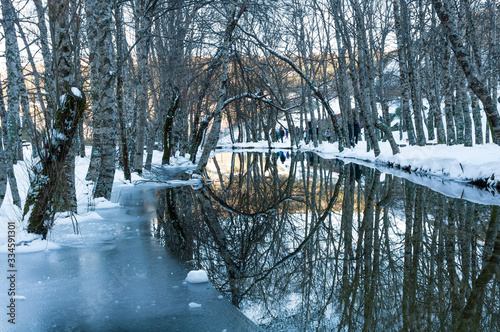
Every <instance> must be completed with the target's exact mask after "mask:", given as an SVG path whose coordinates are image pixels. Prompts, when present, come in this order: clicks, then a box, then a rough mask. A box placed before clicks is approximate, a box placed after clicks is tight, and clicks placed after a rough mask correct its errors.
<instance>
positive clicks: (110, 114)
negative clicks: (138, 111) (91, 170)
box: [87, 0, 116, 199]
mask: <svg viewBox="0 0 500 332" xmlns="http://www.w3.org/2000/svg"><path fill="white" fill-rule="evenodd" d="M87 7H88V8H87V10H90V11H92V12H93V13H99V16H98V17H96V18H97V21H96V22H91V21H90V22H89V23H90V24H95V26H96V28H97V31H98V34H97V40H96V41H95V43H96V45H95V46H96V48H95V52H96V62H95V65H96V72H97V75H98V78H97V82H98V86H97V91H98V100H99V109H98V110H95V109H94V113H96V111H97V112H99V113H100V120H101V123H100V124H101V128H100V130H101V134H102V136H101V139H100V141H99V142H98V144H99V145H100V149H99V150H100V161H99V170H98V176H97V178H96V184H95V190H94V197H95V198H97V197H104V198H106V199H110V198H111V190H112V188H113V180H114V175H115V168H116V115H115V107H116V98H115V87H116V82H115V68H114V66H113V63H114V58H113V53H112V50H113V40H112V39H113V38H112V34H111V24H112V2H108V1H99V0H87ZM92 18H93V17H92Z"/></svg>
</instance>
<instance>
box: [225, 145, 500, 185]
mask: <svg viewBox="0 0 500 332" xmlns="http://www.w3.org/2000/svg"><path fill="white" fill-rule="evenodd" d="M271 146H272V148H273V149H289V148H291V146H290V140H286V141H285V142H284V143H271ZM219 148H221V149H232V148H252V149H257V150H265V149H268V143H267V142H257V143H236V144H229V143H227V142H224V143H222V144H220V145H219ZM293 148H295V146H294V147H293ZM400 149H401V152H400V153H399V154H397V155H393V154H392V151H391V148H390V146H389V143H388V142H380V150H381V153H380V155H379V156H378V157H375V155H374V153H373V151H368V152H367V151H366V142H365V141H361V142H359V144H358V145H356V146H355V147H354V148H351V149H344V151H342V152H340V151H339V149H338V143H328V142H323V143H322V144H321V145H319V146H317V147H314V145H313V144H312V143H310V144H304V142H303V141H301V144H300V146H299V148H298V150H300V151H313V152H316V153H318V154H319V155H320V156H321V157H323V158H326V159H334V158H342V159H352V160H353V161H355V160H358V161H364V162H370V163H374V164H376V165H384V166H387V167H392V168H396V169H401V170H404V171H406V172H410V173H419V174H428V175H433V176H438V177H442V178H445V179H449V180H453V181H459V182H467V183H470V182H474V183H475V184H478V185H480V186H488V187H492V188H493V187H497V188H498V187H499V186H500V181H499V180H500V146H498V145H496V144H493V143H490V144H483V145H476V146H474V147H465V146H463V145H453V146H447V145H442V144H440V145H427V146H423V147H420V146H401V147H400Z"/></svg>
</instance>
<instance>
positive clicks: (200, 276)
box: [186, 270, 208, 284]
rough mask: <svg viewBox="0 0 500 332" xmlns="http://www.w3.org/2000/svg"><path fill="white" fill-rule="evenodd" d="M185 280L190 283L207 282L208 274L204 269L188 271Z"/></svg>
mask: <svg viewBox="0 0 500 332" xmlns="http://www.w3.org/2000/svg"><path fill="white" fill-rule="evenodd" d="M186 281H187V282H189V283H190V284H201V283H204V282H208V275H207V272H206V271H205V270H193V271H190V272H189V273H188V275H187V277H186Z"/></svg>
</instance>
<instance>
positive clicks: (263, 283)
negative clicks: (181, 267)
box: [157, 153, 500, 331]
mask: <svg viewBox="0 0 500 332" xmlns="http://www.w3.org/2000/svg"><path fill="white" fill-rule="evenodd" d="M279 157H280V156H278V154H276V153H272V154H270V153H232V154H217V155H216V156H215V157H214V158H213V159H212V160H211V163H210V164H209V166H208V167H207V170H206V176H207V178H209V179H210V180H211V183H210V184H209V185H206V186H204V187H203V188H202V189H199V190H193V189H191V188H189V187H183V188H169V189H166V190H165V191H163V192H159V204H158V220H157V234H158V236H159V238H160V240H161V241H162V242H163V243H164V245H166V246H167V247H168V248H170V249H171V250H172V251H173V252H175V253H177V254H178V255H179V256H180V257H181V258H183V259H185V260H191V261H193V262H194V264H195V265H196V266H197V267H198V268H203V269H205V270H207V271H208V273H209V275H210V279H211V281H212V283H213V284H214V285H215V287H217V288H219V289H220V290H221V291H222V292H223V293H224V294H226V295H227V296H228V297H229V298H230V299H231V301H232V303H233V304H234V305H235V306H237V307H239V308H241V309H242V310H243V312H245V313H246V314H248V315H249V316H251V318H252V319H254V320H256V321H257V323H259V324H260V325H261V326H262V327H263V328H266V329H271V330H280V329H281V330H289V329H297V330H304V331H309V330H318V331H330V330H339V331H340V330H364V331H389V330H404V331H410V330H415V331H417V330H425V331H429V330H430V331H432V330H434V331H444V330H470V331H477V330H483V331H498V330H500V314H499V312H500V310H499V304H500V299H499V294H500V289H499V285H500V271H499V257H500V232H499V228H500V227H499V226H500V221H499V213H498V212H499V211H498V207H497V206H486V205H479V204H476V203H471V202H468V201H464V200H460V199H456V198H448V197H446V196H443V195H441V194H438V193H436V192H434V191H432V190H431V189H429V188H426V187H422V186H419V185H416V184H414V183H412V182H410V181H408V180H403V179H399V178H397V177H394V176H392V175H389V174H384V173H381V172H380V171H378V170H375V169H370V168H365V167H361V166H358V165H356V164H345V163H344V162H342V161H340V160H334V161H329V160H324V159H321V158H319V157H318V156H316V155H314V154H311V153H292V154H291V157H290V159H287V161H286V162H285V163H282V161H281V160H280V158H279Z"/></svg>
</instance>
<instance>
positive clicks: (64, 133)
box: [23, 0, 86, 239]
mask: <svg viewBox="0 0 500 332" xmlns="http://www.w3.org/2000/svg"><path fill="white" fill-rule="evenodd" d="M49 19H50V21H51V22H52V25H51V26H52V27H53V29H54V30H53V36H54V39H53V41H52V42H53V43H54V45H55V47H54V61H55V68H57V69H58V71H57V76H56V77H55V81H56V86H57V90H56V92H61V96H60V98H58V100H59V101H60V104H59V106H58V107H57V109H56V110H55V114H54V119H53V123H54V124H53V127H52V128H48V130H47V138H46V147H45V151H44V153H43V156H41V160H40V163H39V165H37V166H36V167H35V169H34V173H35V174H34V178H33V180H32V182H31V184H30V189H29V191H28V197H27V198H26V204H25V206H24V212H23V218H25V219H27V220H28V232H30V233H35V234H40V235H42V237H43V239H45V238H46V237H47V233H48V231H49V229H51V227H52V225H53V223H54V217H55V212H56V208H57V206H56V205H57V203H58V202H59V201H60V197H61V194H62V193H63V192H64V191H63V189H64V188H65V187H67V186H68V183H66V181H65V180H66V174H65V172H64V163H65V159H66V157H67V156H68V154H69V152H70V149H71V147H72V141H73V138H74V135H75V134H76V131H77V128H78V123H79V121H80V120H81V117H82V115H83V110H84V109H85V106H86V105H85V104H86V99H85V95H84V94H83V93H82V92H81V90H79V89H78V88H76V87H72V86H71V84H70V80H71V77H72V75H71V69H72V66H71V62H72V52H71V43H70V37H69V32H68V30H69V28H68V23H69V4H68V1H67V0H58V1H56V0H53V1H49ZM56 96H57V95H56ZM70 171H71V172H73V174H74V168H73V169H72V170H70Z"/></svg>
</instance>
